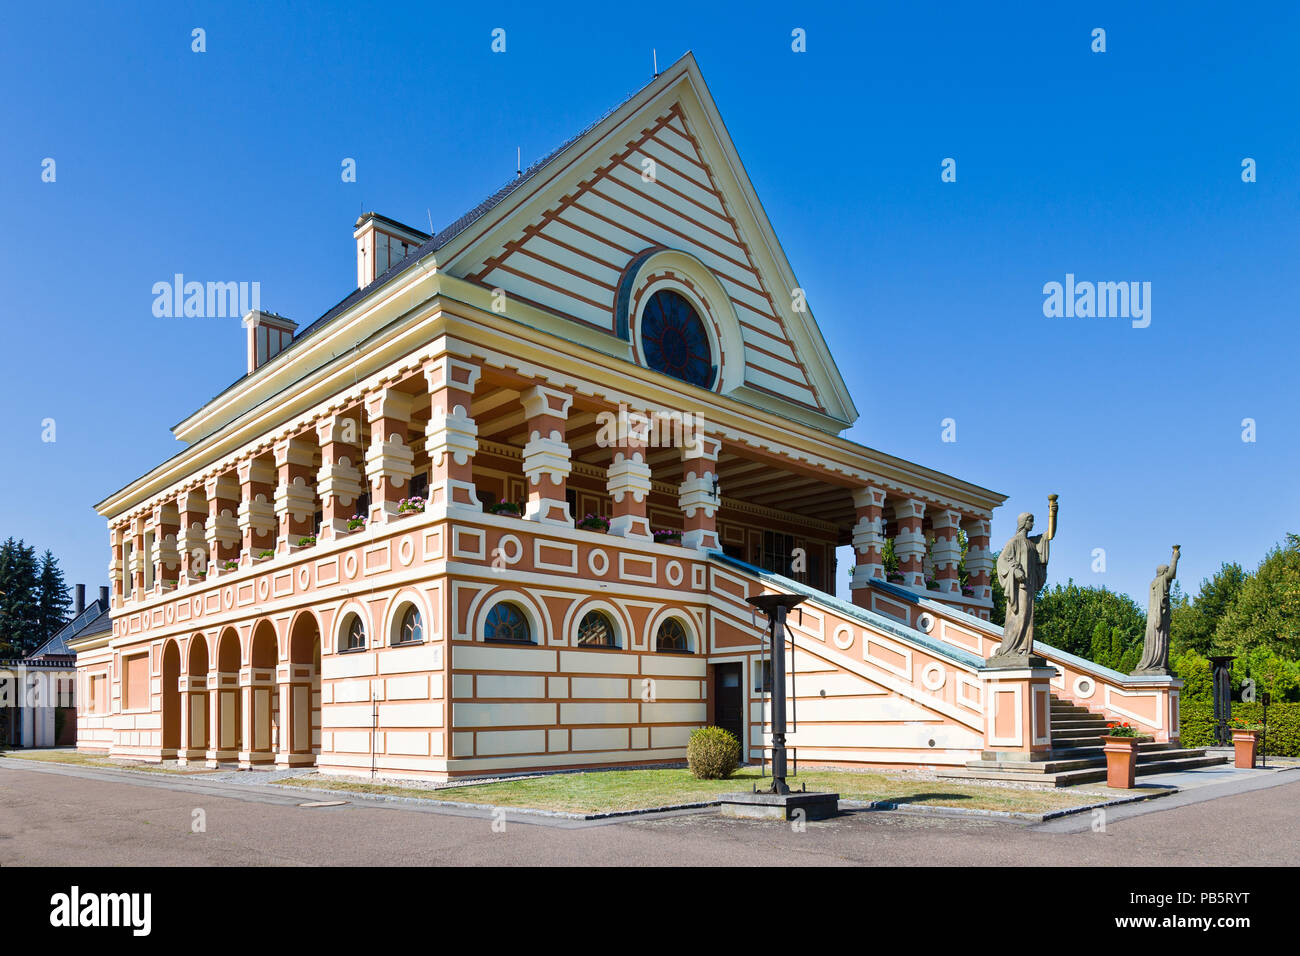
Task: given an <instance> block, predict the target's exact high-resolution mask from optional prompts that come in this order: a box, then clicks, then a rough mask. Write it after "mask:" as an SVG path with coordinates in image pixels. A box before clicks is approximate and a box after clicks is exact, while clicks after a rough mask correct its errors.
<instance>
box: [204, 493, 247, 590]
mask: <svg viewBox="0 0 1300 956" xmlns="http://www.w3.org/2000/svg"><path fill="white" fill-rule="evenodd" d="M203 490H204V492H205V493H206V494H207V498H208V521H207V524H206V526H205V527H204V529H203V536H204V538H205V539H206V541H207V543H208V573H209V574H212V573H213V571H217V572H218V573H220V571H221V570H222V565H223V564H224V563H225V562H227V561H231V560H233V559H235V558H236V557H238V556H239V522H238V521H237V520H236V517H235V516H236V514H237V513H238V511H239V485H238V484H237V483H236V482H235V479H234V477H233V476H232V475H231V473H230V472H224V473H222V474H220V475H217V476H215V477H213V478H209V479H207V481H205V482H204V483H203Z"/></svg>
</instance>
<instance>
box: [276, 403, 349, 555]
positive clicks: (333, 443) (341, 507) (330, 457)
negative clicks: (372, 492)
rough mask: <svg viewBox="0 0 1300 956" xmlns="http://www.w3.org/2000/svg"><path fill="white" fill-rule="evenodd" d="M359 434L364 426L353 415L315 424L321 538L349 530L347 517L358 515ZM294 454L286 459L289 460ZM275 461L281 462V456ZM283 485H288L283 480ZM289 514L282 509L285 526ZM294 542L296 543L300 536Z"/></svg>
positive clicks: (332, 416) (327, 537)
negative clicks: (318, 463) (317, 446)
mask: <svg viewBox="0 0 1300 956" xmlns="http://www.w3.org/2000/svg"><path fill="white" fill-rule="evenodd" d="M360 436H361V426H360V425H359V424H358V422H357V419H356V418H354V417H351V416H344V415H331V416H329V417H327V418H323V419H321V420H320V421H319V422H317V423H316V441H317V442H318V443H319V444H320V471H318V472H316V492H317V495H318V497H319V499H320V503H321V522H320V531H319V532H318V534H319V536H320V539H321V540H322V541H329V540H330V539H332V538H336V537H338V536H339V535H341V534H345V533H347V530H348V519H349V518H351V517H353V516H354V515H355V514H356V510H357V499H359V498H360V497H361V472H360V471H359V470H358V469H357V468H356V465H355V463H356V462H358V461H360V460H361V458H360V447H361V445H360V442H361V438H360ZM292 457H293V456H292V455H290V456H289V458H286V462H288V461H289V460H290V459H291V458H292ZM276 462H277V464H278V463H279V458H277V459H276ZM281 485H282V486H284V485H285V482H284V481H283V479H282V480H281ZM287 500H288V499H286V502H287ZM276 505H277V508H278V507H279V505H280V499H279V493H278V492H277V497H276ZM287 513H289V509H288V508H287V507H286V510H285V511H282V512H280V514H281V522H282V525H281V527H282V528H283V516H284V515H285V514H287ZM362 517H365V515H362ZM283 537H284V533H283V530H282V531H281V538H283ZM291 543H297V539H296V538H294V539H292V542H291ZM280 546H281V545H277V547H280Z"/></svg>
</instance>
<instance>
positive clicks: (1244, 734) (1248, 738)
mask: <svg viewBox="0 0 1300 956" xmlns="http://www.w3.org/2000/svg"><path fill="white" fill-rule="evenodd" d="M1258 747H1259V731H1257V730H1234V731H1233V732H1232V750H1233V754H1234V759H1233V763H1232V765H1233V766H1234V767H1240V768H1242V769H1243V770H1253V769H1254V768H1255V751H1256V749H1257V748H1258Z"/></svg>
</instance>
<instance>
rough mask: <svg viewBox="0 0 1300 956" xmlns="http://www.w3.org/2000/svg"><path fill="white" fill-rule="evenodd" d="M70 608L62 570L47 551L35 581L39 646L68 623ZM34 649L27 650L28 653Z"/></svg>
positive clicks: (56, 560) (70, 599) (57, 560)
mask: <svg viewBox="0 0 1300 956" xmlns="http://www.w3.org/2000/svg"><path fill="white" fill-rule="evenodd" d="M71 607H72V596H71V595H70V594H69V593H68V586H67V584H65V583H64V580H63V569H62V568H60V567H59V559H58V558H56V557H55V556H54V555H53V554H52V553H50V551H49V550H46V552H45V553H44V554H43V555H41V566H40V571H39V573H38V574H37V579H36V630H37V634H38V636H37V643H38V644H41V643H44V642H45V641H48V640H49V639H50V638H51V637H53V636H54V632H55V631H57V630H58V629H59V628H60V627H62V626H63V625H64V624H66V623H67V621H68V610H69V608H71ZM32 650H35V647H30V648H28V651H29V652H30V651H32Z"/></svg>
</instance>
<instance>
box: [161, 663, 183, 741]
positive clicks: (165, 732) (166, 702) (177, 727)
mask: <svg viewBox="0 0 1300 956" xmlns="http://www.w3.org/2000/svg"><path fill="white" fill-rule="evenodd" d="M180 683H181V649H180V647H178V646H177V644H176V642H175V641H168V642H167V643H166V644H165V645H164V646H163V656H162V757H163V759H164V760H166V759H169V758H171V757H175V756H176V755H177V751H179V750H180V747H181V690H180Z"/></svg>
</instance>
